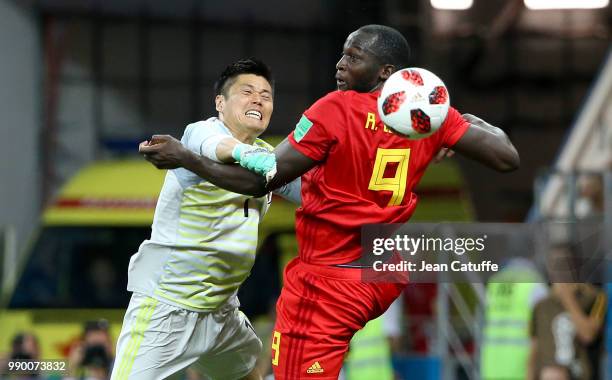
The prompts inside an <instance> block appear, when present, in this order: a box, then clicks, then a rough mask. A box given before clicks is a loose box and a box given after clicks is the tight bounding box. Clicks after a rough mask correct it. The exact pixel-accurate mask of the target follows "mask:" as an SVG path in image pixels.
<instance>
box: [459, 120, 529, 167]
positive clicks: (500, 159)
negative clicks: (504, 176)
mask: <svg viewBox="0 0 612 380" xmlns="http://www.w3.org/2000/svg"><path fill="white" fill-rule="evenodd" d="M463 118H464V119H465V120H467V121H468V122H469V123H470V127H469V129H468V130H467V132H465V134H464V135H463V137H461V139H459V141H457V143H456V144H455V145H454V146H453V150H455V151H456V152H458V153H460V154H462V155H464V156H466V157H469V158H471V159H473V160H476V161H478V162H481V163H483V164H484V165H486V166H488V167H490V168H492V169H495V170H497V171H500V172H509V171H513V170H516V169H518V167H519V165H520V158H519V155H518V152H517V151H516V148H515V147H514V145H512V142H511V141H510V139H509V138H508V136H507V135H506V134H505V133H504V131H502V130H501V129H499V128H497V127H494V126H492V125H491V124H489V123H487V122H485V121H484V120H482V119H480V118H478V117H476V116H474V115H470V114H464V115H463Z"/></svg>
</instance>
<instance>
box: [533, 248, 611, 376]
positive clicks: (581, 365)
mask: <svg viewBox="0 0 612 380" xmlns="http://www.w3.org/2000/svg"><path fill="white" fill-rule="evenodd" d="M571 254H572V248H571V247H570V246H568V245H560V246H556V247H554V248H553V249H552V250H551V254H550V256H549V260H550V259H556V258H557V257H568V256H571ZM562 263H563V261H560V260H557V263H556V264H555V266H554V268H553V269H555V270H557V272H553V271H552V270H551V273H550V276H551V280H552V281H555V280H556V279H557V278H559V273H560V275H561V276H563V275H564V272H563V271H562V270H564V269H563V268H559V266H560V265H561V264H562ZM568 265H570V264H569V262H568ZM566 269H570V268H566ZM606 304H607V297H606V295H605V293H604V292H603V291H602V290H601V289H600V288H598V287H596V286H594V285H591V284H577V283H562V282H559V283H554V284H553V285H552V292H551V295H550V296H548V297H546V298H545V299H544V300H542V301H541V302H539V303H538V304H537V305H536V307H535V310H534V312H533V317H532V319H531V324H530V334H531V352H530V361H529V372H528V375H529V376H528V379H529V380H535V379H543V380H553V379H554V380H570V379H572V380H574V379H575V380H592V379H599V378H600V374H599V368H600V357H601V353H602V348H603V344H602V341H603V339H602V330H603V324H604V317H605V313H606Z"/></svg>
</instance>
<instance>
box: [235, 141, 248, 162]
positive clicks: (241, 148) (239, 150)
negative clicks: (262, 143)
mask: <svg viewBox="0 0 612 380" xmlns="http://www.w3.org/2000/svg"><path fill="white" fill-rule="evenodd" d="M252 148H253V146H252V145H249V144H242V143H240V144H236V145H235V146H234V148H233V149H232V158H233V159H234V160H236V162H240V160H241V158H242V154H243V153H244V152H246V151H247V150H249V149H252Z"/></svg>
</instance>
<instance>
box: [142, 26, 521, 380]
mask: <svg viewBox="0 0 612 380" xmlns="http://www.w3.org/2000/svg"><path fill="white" fill-rule="evenodd" d="M409 55H410V53H409V46H408V43H407V41H406V39H405V38H404V37H403V36H402V35H401V34H400V33H399V32H398V31H396V30H395V29H393V28H389V27H386V26H382V25H367V26H364V27H362V28H360V29H358V30H357V31H355V32H353V33H351V34H350V35H349V36H348V38H347V39H346V42H345V43H344V47H343V51H342V56H341V58H340V60H339V61H338V63H337V65H336V68H337V73H336V81H337V86H338V91H334V92H331V93H329V94H327V95H326V96H324V97H323V98H321V99H319V100H318V101H316V102H315V103H314V104H313V105H312V106H311V107H310V108H308V109H307V110H306V111H305V112H304V114H303V115H302V117H301V119H300V120H299V122H298V123H297V125H296V128H295V130H294V131H293V132H292V133H291V134H290V135H289V136H288V138H287V139H286V140H285V141H283V142H282V143H281V144H279V146H278V147H277V148H276V149H275V151H274V153H273V157H274V158H275V160H276V174H275V176H274V177H273V178H272V179H269V180H266V179H265V178H264V177H263V176H261V175H258V174H255V173H253V172H250V171H247V170H245V169H244V168H242V167H240V166H238V165H234V166H228V165H223V164H218V163H215V162H213V161H210V160H207V159H205V158H202V157H199V156H197V155H194V154H192V153H190V152H189V151H188V150H185V149H184V148H182V146H181V145H180V142H179V141H178V140H176V139H173V138H172V137H170V136H154V141H155V142H156V143H157V144H155V145H151V146H143V145H145V144H143V145H141V148H140V151H141V152H142V153H144V154H145V156H146V157H147V159H148V160H149V161H151V162H152V163H153V164H155V165H156V166H157V167H158V168H175V167H178V166H183V167H185V168H187V169H189V170H191V171H192V172H194V173H196V174H198V175H199V176H201V177H202V178H205V179H207V180H209V181H211V182H212V183H214V184H216V185H217V186H219V187H222V188H226V189H228V190H231V191H235V192H238V193H243V194H250V195H254V196H262V195H263V194H265V193H267V192H269V191H270V190H271V189H274V188H277V187H279V186H281V185H283V184H285V183H287V182H289V181H291V180H293V179H295V178H297V177H299V176H301V177H302V207H301V208H299V209H298V210H297V212H296V234H297V239H298V243H299V255H298V257H297V258H296V259H294V260H293V261H292V262H290V263H289V264H288V265H287V268H286V269H285V277H284V278H285V280H284V286H283V289H282V291H281V295H280V298H279V300H278V303H277V320H276V325H275V329H274V333H273V339H272V364H273V369H274V376H275V379H277V380H296V379H336V378H337V377H338V373H339V371H340V368H341V366H342V361H343V358H344V355H345V353H346V351H347V348H348V344H349V341H350V340H351V337H352V336H353V334H354V333H355V332H356V331H357V330H359V329H361V328H362V327H363V326H364V325H365V324H366V323H367V322H368V321H369V320H371V319H374V318H376V317H378V316H379V315H381V314H382V313H383V312H384V311H385V310H386V309H387V308H388V307H389V305H390V304H391V303H392V302H393V300H394V299H395V298H396V297H397V296H398V295H399V294H400V293H401V291H402V290H403V287H404V284H401V283H391V282H365V281H363V280H362V278H361V273H362V270H363V269H362V268H359V267H358V259H359V257H360V254H361V247H360V235H361V226H362V225H364V224H373V223H404V222H406V221H408V219H409V218H410V216H411V215H412V213H413V211H414V209H415V207H416V204H417V197H416V195H415V194H414V193H413V189H414V187H415V186H416V185H417V183H418V182H419V180H420V178H421V177H422V175H423V173H424V171H425V169H426V168H427V165H428V164H429V163H430V162H431V161H432V160H434V158H435V156H436V154H437V153H438V152H440V151H441V150H444V149H448V148H451V147H452V148H453V150H454V151H456V152H458V153H460V154H463V155H465V156H467V157H469V158H472V159H474V160H476V161H479V162H481V163H483V164H485V165H487V166H489V167H491V168H493V169H496V170H498V171H511V170H514V169H516V168H517V167H518V165H519V157H518V153H517V151H516V149H515V148H514V146H513V145H512V143H511V142H510V140H509V139H508V137H507V136H506V134H505V133H504V132H503V131H502V130H501V129H499V128H496V127H493V126H491V125H489V124H487V123H486V122H484V121H483V120H481V119H479V118H477V117H474V116H472V115H467V114H465V115H463V116H462V115H461V114H460V113H459V112H458V111H457V110H455V109H454V108H450V109H449V112H448V116H447V118H446V120H445V122H444V124H443V126H442V127H441V128H440V129H439V130H438V131H437V132H436V133H434V134H433V135H431V136H430V137H428V138H425V139H421V140H408V139H406V138H404V137H401V136H398V135H396V134H394V133H392V132H391V131H390V130H388V129H387V128H386V127H385V126H384V125H383V124H382V122H381V121H380V119H379V117H378V113H377V107H376V99H377V96H378V94H379V93H380V89H381V88H382V85H383V84H384V82H385V80H386V79H387V78H389V76H390V75H391V74H392V73H393V72H395V71H397V70H398V69H400V68H403V67H406V66H407V65H408V59H409ZM254 101H256V99H255V100H254ZM266 154H269V153H262V155H264V156H265V155H266ZM265 158H269V157H265ZM262 160H263V158H262ZM241 164H243V163H242V162H241ZM256 164H257V163H255V164H253V165H254V166H256ZM247 167H248V165H247ZM269 177H270V176H269ZM269 177H268V178H269ZM383 179H385V180H384V181H383Z"/></svg>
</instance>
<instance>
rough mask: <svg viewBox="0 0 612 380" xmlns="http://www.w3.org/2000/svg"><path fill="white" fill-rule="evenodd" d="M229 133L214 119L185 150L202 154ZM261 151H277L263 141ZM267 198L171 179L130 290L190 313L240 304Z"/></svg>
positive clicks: (189, 178)
mask: <svg viewBox="0 0 612 380" xmlns="http://www.w3.org/2000/svg"><path fill="white" fill-rule="evenodd" d="M214 134H227V135H228V136H231V134H230V133H229V131H228V130H227V129H226V128H225V126H224V125H223V123H221V122H220V121H219V120H218V119H216V118H211V119H208V120H206V121H202V122H199V123H195V124H191V125H189V126H188V127H187V129H186V130H185V134H184V135H183V139H182V142H183V144H184V145H185V146H186V147H189V148H190V149H191V150H193V151H196V153H201V148H202V144H203V142H205V141H206V139H207V138H208V137H210V136H211V135H214ZM255 145H258V146H261V147H265V148H267V149H271V146H270V145H268V144H267V143H265V142H264V141H262V140H257V141H256V142H255ZM269 199H270V198H269V197H261V198H251V197H249V196H246V195H242V194H237V193H232V192H230V191H227V190H223V189H221V188H218V187H217V186H215V185H213V184H212V183H210V182H208V181H204V180H202V179H201V178H199V177H197V176H196V175H195V174H193V173H191V172H189V171H187V170H185V169H175V170H170V171H168V173H167V174H166V178H165V181H164V185H163V187H162V190H161V194H160V196H159V199H158V201H157V206H156V209H155V216H154V218H153V226H152V233H151V239H150V240H145V241H144V242H143V243H142V244H141V246H140V248H139V250H138V252H137V253H136V254H134V255H133V256H132V258H131V260H130V265H129V270H128V290H130V291H133V292H139V293H143V294H146V295H149V296H151V297H154V298H157V299H158V300H160V301H162V302H166V303H169V304H172V305H175V306H178V307H182V308H185V309H188V310H192V311H211V310H215V309H217V308H218V307H219V306H220V305H222V304H223V303H225V302H228V301H229V302H235V303H236V304H237V299H236V297H235V295H236V293H237V290H238V287H239V286H240V285H241V284H242V282H243V281H244V280H245V279H246V278H247V276H248V275H249V273H250V271H251V268H252V266H253V263H254V260H255V251H256V248H257V233H258V225H259V222H260V221H261V219H262V218H263V216H264V214H265V213H266V211H267V210H268V207H269Z"/></svg>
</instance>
